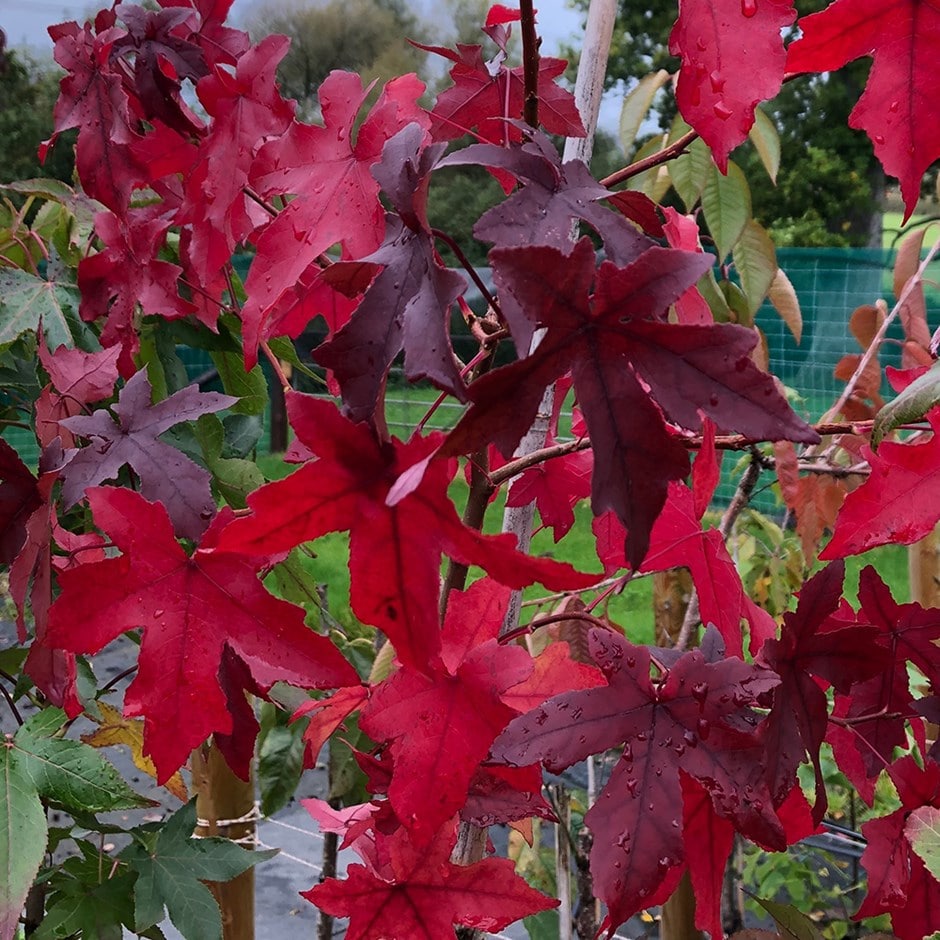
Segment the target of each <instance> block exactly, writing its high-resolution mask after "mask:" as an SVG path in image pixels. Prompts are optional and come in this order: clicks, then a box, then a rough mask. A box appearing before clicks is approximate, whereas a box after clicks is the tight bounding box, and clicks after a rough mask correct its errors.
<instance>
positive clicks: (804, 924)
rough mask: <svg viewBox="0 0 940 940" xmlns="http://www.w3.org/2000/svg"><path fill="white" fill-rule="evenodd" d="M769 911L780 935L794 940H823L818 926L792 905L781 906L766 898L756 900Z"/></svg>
mask: <svg viewBox="0 0 940 940" xmlns="http://www.w3.org/2000/svg"><path fill="white" fill-rule="evenodd" d="M754 900H755V901H757V903H758V904H760V906H761V907H762V908H763V909H764V910H765V911H767V913H768V914H770V916H771V917H772V918H773V919H774V921H775V922H776V924H777V926H778V927H779V928H780V935H781V936H783V937H790V938H792V940H823V938H822V934H821V933H820V932H819V930H818V928H817V927H816V925H815V924H814V923H813V922H812V920H810V919H809V917H807V916H806V915H805V914H804V913H803V912H802V911H800V910H797V909H796V908H795V907H794V906H793V905H792V904H780V903H778V902H777V901H767V900H764V898H754Z"/></svg>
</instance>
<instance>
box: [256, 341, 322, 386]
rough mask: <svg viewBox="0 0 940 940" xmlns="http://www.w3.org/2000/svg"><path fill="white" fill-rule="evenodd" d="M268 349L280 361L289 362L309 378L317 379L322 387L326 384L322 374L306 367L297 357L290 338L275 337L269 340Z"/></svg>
mask: <svg viewBox="0 0 940 940" xmlns="http://www.w3.org/2000/svg"><path fill="white" fill-rule="evenodd" d="M268 349H270V350H271V352H273V353H274V355H275V356H277V358H278V359H281V360H283V361H284V362H289V363H290V364H291V365H292V366H293V367H294V368H295V369H299V370H300V371H301V372H303V374H304V375H306V376H307V377H308V378H311V379H316V380H317V381H318V382H319V383H320V384H321V385H325V384H326V382H325V381H324V379H323V376H322V375H321V374H319V373H317V372H314V370H313V369H311V368H310V366H308V365H304V363H303V362H301V359H300V356H298V355H297V349H296V347H295V346H294V341H293V340H292V339H291V338H290V337H289V336H275V337H273V338H272V339H269V340H268Z"/></svg>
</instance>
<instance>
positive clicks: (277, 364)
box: [259, 342, 291, 395]
mask: <svg viewBox="0 0 940 940" xmlns="http://www.w3.org/2000/svg"><path fill="white" fill-rule="evenodd" d="M259 348H260V349H261V351H262V352H263V353H264V354H265V356H267V358H268V362H270V363H271V368H272V369H273V370H274V374H275V375H276V376H277V380H278V382H280V383H281V388H282V389H283V390H284V394H285V395H286V394H287V393H288V392H289V391H290V390H291V384H290V379H289V378H288V377H287V374H286V373H285V372H284V367H283V366H282V365H281V360H280V359H278V358H277V356H275V355H274V353H273V352H272V351H271V347H270V346H269V345H268V344H267V343H264V342H262V343H260V344H259Z"/></svg>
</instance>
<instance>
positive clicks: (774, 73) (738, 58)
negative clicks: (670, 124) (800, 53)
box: [669, 0, 796, 172]
mask: <svg viewBox="0 0 940 940" xmlns="http://www.w3.org/2000/svg"><path fill="white" fill-rule="evenodd" d="M795 19H796V10H795V9H794V7H793V0H683V2H682V3H680V4H679V18H678V20H677V21H676V25H675V26H674V27H673V30H672V34H671V35H670V37H669V51H670V52H671V53H672V54H673V55H678V56H681V57H682V67H681V69H680V71H679V85H678V88H677V90H676V101H677V102H678V105H679V110H680V111H681V112H682V116H683V117H684V118H685V119H686V121H688V123H689V124H691V125H692V127H694V128H695V130H697V131H698V132H699V134H701V136H702V139H703V140H704V141H705V143H706V144H708V146H709V149H710V150H711V151H712V155H713V156H714V158H715V163H717V164H718V167H719V169H720V170H721V171H722V172H725V170H726V169H727V166H728V154H729V153H730V152H731V151H732V150H734V148H735V147H737V146H738V144H741V143H743V142H744V141H745V140H746V139H747V134H748V131H749V130H750V129H751V126H752V125H753V124H754V108H755V107H756V106H757V105H758V104H759V103H760V102H761V101H768V100H769V99H770V98H774V97H776V94H777V92H778V91H779V90H780V85H781V84H782V82H783V74H784V65H785V63H786V51H785V50H784V48H783V37H782V35H781V31H782V29H783V28H784V27H785V26H789V25H790V24H791V23H792V22H793V21H794V20H795ZM744 75H747V80H746V81H743V80H742V76H744Z"/></svg>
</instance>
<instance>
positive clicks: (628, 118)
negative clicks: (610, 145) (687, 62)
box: [620, 69, 670, 155]
mask: <svg viewBox="0 0 940 940" xmlns="http://www.w3.org/2000/svg"><path fill="white" fill-rule="evenodd" d="M669 78H670V75H669V73H668V72H667V71H666V70H665V69H660V70H659V71H658V72H650V73H649V74H648V75H644V76H643V78H641V79H640V81H639V82H638V83H637V85H636V87H635V88H634V89H632V90H631V91H630V93H629V94H628V95H627V96H626V97H625V98H624V99H623V108H622V109H621V111H620V146H621V147H623V152H624V153H625V154H627V155H629V154H631V153H632V152H633V149H634V145H635V143H636V135H637V133H638V132H639V130H640V125H641V124H642V123H643V121H644V120H645V119H646V116H647V115H648V114H649V110H650V108H651V107H652V106H653V99H654V98H655V97H656V93H657V92H658V91H659V89H660V88H662V87H663V85H665V84H666V82H668V81H669Z"/></svg>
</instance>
